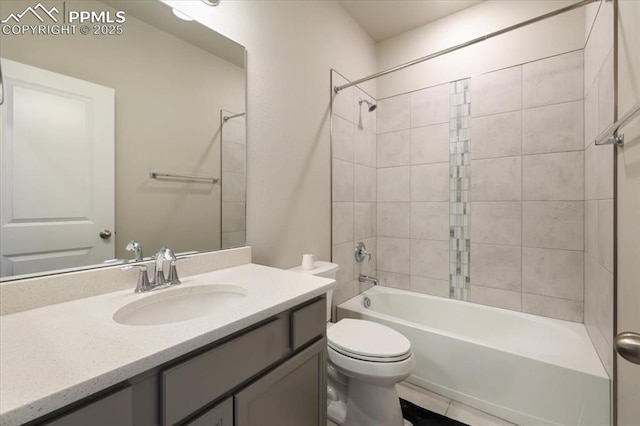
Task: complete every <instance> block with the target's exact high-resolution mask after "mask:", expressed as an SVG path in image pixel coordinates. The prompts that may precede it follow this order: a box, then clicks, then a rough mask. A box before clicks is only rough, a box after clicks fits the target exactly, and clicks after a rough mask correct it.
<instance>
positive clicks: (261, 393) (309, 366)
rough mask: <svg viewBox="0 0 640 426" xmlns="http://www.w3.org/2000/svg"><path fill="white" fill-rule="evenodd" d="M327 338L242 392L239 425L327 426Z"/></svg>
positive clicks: (238, 404)
mask: <svg viewBox="0 0 640 426" xmlns="http://www.w3.org/2000/svg"><path fill="white" fill-rule="evenodd" d="M326 347H327V341H326V339H321V340H319V341H318V342H316V343H315V344H313V345H311V346H310V347H308V348H307V349H305V350H304V351H302V352H300V353H299V354H298V355H296V356H294V357H293V358H291V359H290V360H289V361H287V362H285V363H284V364H282V365H280V366H279V367H277V368H276V369H275V370H273V371H271V372H270V373H269V374H267V375H266V376H264V377H262V378H261V379H259V380H257V381H256V382H254V383H253V384H252V385H250V386H248V387H247V388H245V389H243V390H242V391H240V392H239V393H238V394H236V396H235V400H236V413H235V418H236V423H235V425H236V426H325V425H326V424H327V416H326V411H327V406H326V389H327V387H326V374H327V365H326V362H327V361H326Z"/></svg>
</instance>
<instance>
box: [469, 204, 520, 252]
mask: <svg viewBox="0 0 640 426" xmlns="http://www.w3.org/2000/svg"><path fill="white" fill-rule="evenodd" d="M521 235H522V203H521V202H475V203H471V241H472V242H473V243H489V244H507V245H515V246H519V245H520V244H521V243H522V238H521Z"/></svg>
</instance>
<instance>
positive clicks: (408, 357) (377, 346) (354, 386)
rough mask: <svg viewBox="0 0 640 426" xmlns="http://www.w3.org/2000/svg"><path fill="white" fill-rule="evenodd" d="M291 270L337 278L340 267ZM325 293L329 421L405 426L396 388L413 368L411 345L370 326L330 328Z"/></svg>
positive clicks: (354, 323) (352, 322)
mask: <svg viewBox="0 0 640 426" xmlns="http://www.w3.org/2000/svg"><path fill="white" fill-rule="evenodd" d="M313 266H314V268H313V269H303V268H302V267H301V266H298V267H295V268H291V270H292V271H296V272H301V273H306V274H311V275H316V276H319V277H325V278H331V279H335V277H336V274H337V272H338V265H336V264H335V263H330V262H319V261H316V262H315V263H314V265H313ZM332 296H333V291H332V290H331V291H329V292H328V293H327V352H328V355H329V357H328V358H329V365H328V377H329V380H328V388H327V413H328V416H329V419H330V420H331V421H333V422H335V423H337V424H339V425H341V426H403V425H405V424H406V423H405V422H404V421H403V419H402V412H401V410H400V401H399V399H398V394H397V392H396V387H395V385H396V383H398V382H400V381H401V380H404V379H405V378H407V377H408V376H409V374H411V372H412V371H413V369H414V368H415V365H416V361H415V356H414V355H413V352H412V351H411V343H410V342H409V340H408V339H407V338H406V337H404V336H403V335H402V334H400V333H398V332H397V331H395V330H393V329H391V328H389V327H387V326H384V325H382V324H378V323H375V322H372V321H365V320H359V319H350V318H346V319H343V320H340V321H338V322H337V323H336V324H333V323H331V322H330V321H331V299H332Z"/></svg>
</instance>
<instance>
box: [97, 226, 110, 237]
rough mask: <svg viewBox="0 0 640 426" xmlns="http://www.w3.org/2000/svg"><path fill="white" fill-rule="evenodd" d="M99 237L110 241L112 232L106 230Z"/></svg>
mask: <svg viewBox="0 0 640 426" xmlns="http://www.w3.org/2000/svg"><path fill="white" fill-rule="evenodd" d="M98 235H100V238H102V239H103V240H108V239H109V238H111V231H109V230H108V229H105V230H104V231H102V232H100V233H99V234H98Z"/></svg>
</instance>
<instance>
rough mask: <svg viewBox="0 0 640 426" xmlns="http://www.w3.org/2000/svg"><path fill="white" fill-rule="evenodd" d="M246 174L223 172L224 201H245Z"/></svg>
mask: <svg viewBox="0 0 640 426" xmlns="http://www.w3.org/2000/svg"><path fill="white" fill-rule="evenodd" d="M245 188H246V185H245V174H244V173H234V172H222V201H245V196H246V192H247V191H246V190H245Z"/></svg>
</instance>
